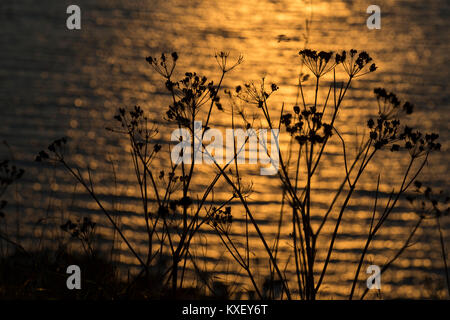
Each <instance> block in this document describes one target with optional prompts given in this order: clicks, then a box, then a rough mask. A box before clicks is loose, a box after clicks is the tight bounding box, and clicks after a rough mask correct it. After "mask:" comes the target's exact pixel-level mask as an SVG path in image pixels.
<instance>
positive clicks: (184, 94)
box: [36, 49, 447, 300]
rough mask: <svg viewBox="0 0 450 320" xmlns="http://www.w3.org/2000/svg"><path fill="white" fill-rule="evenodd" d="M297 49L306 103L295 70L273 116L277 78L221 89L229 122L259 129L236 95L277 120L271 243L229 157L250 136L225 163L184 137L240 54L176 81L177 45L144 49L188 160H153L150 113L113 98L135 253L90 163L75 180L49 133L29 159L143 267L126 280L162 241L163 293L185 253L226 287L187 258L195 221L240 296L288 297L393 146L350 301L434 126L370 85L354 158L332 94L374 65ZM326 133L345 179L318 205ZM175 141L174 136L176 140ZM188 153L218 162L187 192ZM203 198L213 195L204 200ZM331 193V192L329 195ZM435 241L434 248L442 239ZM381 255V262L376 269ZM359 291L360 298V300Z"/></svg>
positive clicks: (308, 293)
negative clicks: (290, 98) (125, 146)
mask: <svg viewBox="0 0 450 320" xmlns="http://www.w3.org/2000/svg"><path fill="white" fill-rule="evenodd" d="M299 56H300V59H301V65H305V66H306V67H307V68H308V69H309V71H310V72H311V73H312V77H311V78H312V79H313V80H314V84H313V90H314V91H313V93H314V98H313V101H311V102H309V101H308V102H307V99H306V97H305V94H304V90H305V89H304V83H305V82H306V81H308V79H309V78H310V77H309V75H308V74H305V73H303V72H301V73H300V74H299V77H298V79H299V82H298V94H297V97H298V99H297V103H296V104H295V105H293V106H292V111H286V108H285V105H284V104H283V107H282V110H281V113H280V114H279V115H278V116H274V115H273V114H272V107H270V105H269V104H270V102H269V101H270V98H271V97H272V96H273V95H274V94H276V92H277V91H278V90H279V87H278V85H277V84H274V83H272V84H270V85H267V84H266V80H265V78H263V79H262V81H261V82H260V83H259V84H256V83H255V82H248V83H245V84H243V85H240V86H237V87H236V89H235V91H234V92H232V91H231V90H228V89H227V90H225V93H226V94H227V95H228V96H229V97H230V98H231V122H232V129H233V130H235V128H236V121H235V116H236V115H238V116H239V117H240V118H241V120H242V121H243V127H244V128H246V129H252V130H254V131H255V132H256V131H257V130H259V129H260V128H256V127H255V125H254V123H255V118H253V119H249V117H248V112H246V110H245V108H241V109H239V108H238V107H237V103H236V101H237V100H239V101H240V102H241V103H243V104H245V105H247V106H248V107H249V108H250V107H256V110H257V111H258V112H259V113H260V114H262V119H263V120H264V121H265V123H266V125H267V126H268V128H269V129H271V130H273V129H282V130H281V131H280V135H281V134H285V135H287V138H288V140H289V141H290V143H289V145H288V150H287V152H282V151H281V148H280V147H279V146H277V147H278V153H279V154H278V156H279V163H280V168H279V170H278V177H279V179H280V182H281V185H282V188H281V192H280V202H281V204H282V205H281V210H280V218H279V225H278V233H277V238H276V239H275V243H274V244H273V246H270V245H269V242H268V235H266V234H264V233H263V232H262V231H261V228H260V226H259V222H258V220H257V219H256V218H255V217H256V214H255V213H253V212H252V210H251V209H250V203H249V200H248V195H249V194H250V193H251V184H250V186H245V185H244V184H243V180H242V174H241V172H240V171H241V170H240V164H239V163H238V161H237V159H238V155H239V154H240V153H241V152H242V150H244V149H245V144H246V143H247V141H248V138H249V137H248V136H247V138H246V140H245V142H244V144H243V145H237V142H236V140H233V144H234V145H233V147H234V148H233V151H234V157H233V159H231V161H229V162H228V163H226V164H225V165H221V164H219V163H217V161H216V160H215V159H214V158H213V157H212V156H211V154H209V152H208V149H207V148H206V146H205V145H204V144H203V142H202V143H201V144H200V146H198V145H197V144H196V143H195V141H196V139H197V140H198V141H202V138H203V135H204V133H205V132H206V131H207V130H209V129H210V128H209V123H210V120H211V119H212V111H213V107H214V106H216V109H217V111H218V112H223V110H224V106H223V104H222V102H221V99H220V96H219V93H220V90H221V88H222V83H223V80H224V77H225V75H226V74H227V73H228V72H229V71H231V70H233V69H234V68H235V67H236V66H238V65H239V64H240V63H242V61H243V59H242V57H239V58H238V59H237V61H236V62H235V63H232V64H231V65H230V64H229V63H228V57H229V54H228V53H224V52H221V53H217V54H216V55H215V58H216V61H217V63H218V66H219V69H220V71H221V76H220V80H219V82H218V84H215V83H214V82H213V81H208V79H207V78H206V77H205V76H200V75H198V74H196V73H195V72H186V73H184V77H182V78H181V80H179V81H175V80H174V78H175V69H176V64H177V61H178V54H177V53H172V54H171V55H170V56H166V55H165V54H162V55H161V57H160V58H159V59H157V58H154V57H148V58H146V61H147V62H148V63H149V65H150V66H151V67H152V68H153V69H154V70H155V71H156V72H157V73H158V74H159V75H161V76H162V78H163V79H164V81H165V88H166V89H167V91H168V92H169V94H170V100H171V102H170V105H169V107H168V110H167V111H166V113H165V115H164V119H165V120H166V121H168V122H169V123H170V124H174V125H175V126H177V127H178V128H179V129H187V130H188V131H189V132H190V134H191V137H192V139H191V141H189V143H190V146H191V151H192V152H191V153H190V162H189V163H185V162H177V163H170V165H168V166H167V167H164V166H163V167H160V166H157V165H155V161H154V160H155V159H156V157H157V156H158V154H159V153H160V152H166V151H168V152H169V153H170V146H169V147H168V148H165V147H166V145H165V144H164V143H162V142H161V141H160V140H158V138H157V135H158V129H157V128H156V126H155V125H154V124H153V123H154V121H153V119H149V118H148V117H147V116H146V114H145V112H144V110H143V109H142V108H140V107H139V106H135V107H133V108H131V109H127V108H119V110H118V113H117V114H116V116H115V117H114V118H115V120H116V121H117V122H118V124H119V127H118V128H109V130H110V131H112V132H116V133H119V134H124V135H126V137H127V138H128V139H129V142H130V148H131V159H132V163H133V167H134V170H135V174H136V179H137V184H138V186H139V190H140V195H141V199H142V211H143V218H144V221H145V225H146V230H147V234H148V252H147V258H146V259H144V258H142V257H141V256H140V255H139V254H138V253H137V252H136V250H135V249H134V248H133V246H132V245H131V244H130V242H129V241H128V240H127V238H126V236H125V235H124V234H123V233H122V231H121V229H120V227H119V226H118V225H117V224H116V223H115V222H114V219H112V213H111V212H110V211H109V210H107V209H106V208H105V206H104V205H103V204H102V202H101V201H100V200H99V198H98V197H97V195H96V193H95V190H94V186H93V183H92V179H91V174H90V171H89V169H88V177H89V179H88V180H86V179H84V178H83V175H82V173H81V171H80V169H78V168H74V167H72V166H71V165H70V164H69V163H68V162H67V161H66V159H65V145H66V143H67V140H66V139H64V138H63V139H59V140H56V141H55V142H53V143H52V144H51V145H50V146H49V147H48V151H41V152H40V153H39V155H38V156H37V158H36V160H38V161H43V160H45V161H53V162H57V163H60V164H62V165H63V167H65V168H66V169H67V170H68V172H69V173H70V174H71V175H72V176H73V177H74V178H75V179H76V180H77V181H78V182H79V183H80V184H81V185H83V187H84V188H85V189H86V190H87V191H88V193H89V194H90V195H91V196H92V198H93V199H94V200H95V201H96V203H97V205H98V206H99V208H100V209H101V210H102V211H103V213H104V214H105V215H106V216H107V217H108V219H109V220H110V222H111V224H112V226H113V228H115V229H116V231H117V232H118V233H119V234H120V236H121V237H122V239H123V240H124V242H125V243H126V244H127V246H128V248H129V250H130V251H131V252H132V254H133V255H134V256H135V257H136V259H137V260H138V261H139V263H140V264H141V266H142V272H141V273H140V274H139V275H138V277H137V278H136V279H140V277H141V276H142V275H147V278H148V275H149V273H150V270H151V269H152V267H153V266H155V265H158V262H157V261H162V260H164V256H165V255H166V251H168V254H167V255H168V256H170V259H171V263H169V264H168V266H167V268H166V270H165V271H164V272H163V273H162V276H160V277H158V279H159V280H158V281H163V282H164V285H163V287H165V286H166V285H169V283H170V284H171V286H170V287H171V292H172V295H173V296H174V297H176V296H177V292H178V293H179V294H181V292H184V291H183V290H184V288H183V279H184V277H185V272H186V265H187V263H188V260H191V261H192V264H193V265H194V269H195V272H197V274H198V279H200V281H202V282H204V283H205V285H206V286H207V287H208V288H210V291H211V292H214V291H218V292H219V291H220V292H222V293H220V294H218V293H216V294H218V295H219V296H227V297H228V296H229V293H230V292H229V290H228V289H227V290H225V289H223V290H222V289H220V290H219V289H218V287H217V283H216V284H215V282H210V279H209V278H208V277H205V276H204V274H203V272H202V271H200V270H199V268H198V267H197V266H196V264H195V261H194V259H193V258H192V254H191V252H190V244H191V241H192V239H193V238H194V236H195V235H196V233H197V232H198V231H199V229H200V228H201V227H202V226H203V225H209V226H210V227H211V228H212V229H213V230H214V231H215V232H216V234H217V235H218V237H219V238H220V240H221V242H222V244H223V245H224V247H225V249H226V250H227V251H228V252H229V253H230V255H231V257H232V258H233V259H234V260H235V261H236V263H237V264H238V265H239V266H240V267H241V268H242V269H243V270H244V271H245V272H246V273H247V276H248V278H249V280H250V281H251V283H252V286H253V288H252V290H248V292H249V294H250V292H252V294H256V296H257V297H258V298H260V299H265V298H269V299H275V298H280V299H283V298H285V297H286V298H287V299H292V298H300V299H308V300H309V299H311V300H314V299H316V297H317V294H318V293H319V292H320V288H321V285H322V283H323V280H324V278H325V276H326V274H327V270H328V266H329V265H330V264H331V263H332V254H333V252H334V248H335V242H336V240H337V237H338V234H339V231H340V225H341V222H342V219H343V217H344V215H345V212H346V211H347V207H348V204H349V202H350V200H351V199H352V196H353V195H354V193H355V190H356V189H357V186H358V182H359V180H360V178H361V176H362V175H363V173H364V172H365V170H366V168H367V166H368V165H369V163H370V162H371V161H372V160H373V159H374V157H375V156H376V155H377V154H380V153H383V152H404V153H405V154H406V157H407V158H408V159H409V163H408V165H407V167H406V169H405V171H404V173H403V175H402V182H401V184H400V186H399V187H398V188H397V189H394V190H393V191H392V193H391V194H390V196H389V199H388V201H387V203H386V205H385V206H383V207H381V208H382V209H381V210H380V209H378V205H379V201H378V193H379V185H380V180H381V176H378V181H377V187H376V196H375V204H374V208H373V211H372V212H371V224H370V229H369V233H368V236H367V240H366V243H365V245H364V247H363V248H361V250H362V251H361V256H360V259H359V263H358V265H357V268H356V271H355V277H354V280H353V282H352V287H351V290H350V295H349V298H350V299H352V298H353V295H354V292H355V288H356V284H357V282H358V276H359V273H360V269H361V266H362V264H363V263H364V261H365V257H366V254H367V252H368V250H369V249H370V245H371V244H372V243H373V241H374V240H375V235H376V234H377V232H378V231H379V230H380V228H381V227H382V226H383V225H384V223H385V222H386V221H387V220H388V218H389V217H390V215H391V213H392V211H393V209H394V208H395V207H396V205H397V203H398V201H399V199H400V197H401V196H403V195H404V194H405V193H406V192H407V190H408V189H409V187H410V186H411V184H413V183H414V182H415V180H416V178H417V177H418V175H419V174H420V172H421V171H422V169H423V167H424V166H425V164H426V163H427V161H428V157H429V155H430V154H431V153H432V152H435V151H439V150H440V148H441V145H440V144H439V143H438V142H437V139H438V135H437V134H434V133H431V134H423V133H421V132H420V131H418V130H414V129H412V128H410V127H408V126H405V125H403V119H402V118H403V117H404V116H407V115H410V114H412V113H413V110H414V106H413V105H412V104H411V103H409V102H401V101H400V99H399V98H398V97H397V96H396V95H395V94H393V93H389V92H387V91H386V90H385V89H382V88H377V89H375V90H374V93H375V98H376V101H377V104H378V110H376V111H378V115H377V116H376V117H374V118H372V119H370V120H368V121H367V124H366V130H367V131H368V134H367V135H366V136H365V138H364V139H363V140H362V142H361V144H360V146H359V149H358V150H357V153H356V156H355V157H354V159H353V160H351V161H350V159H349V157H348V151H347V145H346V142H345V139H344V137H343V135H342V134H341V132H340V130H339V128H337V125H336V119H337V117H338V114H339V113H340V112H344V110H342V103H343V101H344V98H345V96H346V94H347V92H348V90H349V89H350V88H351V85H352V83H353V81H356V80H357V79H358V78H360V77H362V76H366V75H368V74H370V73H372V72H375V71H376V69H377V67H376V65H375V64H374V63H373V59H372V57H370V55H369V54H368V53H366V52H364V51H363V52H360V53H358V51H357V50H354V49H352V50H350V51H348V52H347V51H342V52H341V53H333V52H328V51H320V52H317V51H314V50H310V49H304V50H302V51H300V52H299ZM337 68H342V69H343V71H344V73H345V74H346V75H347V78H346V80H345V81H343V82H340V81H337V80H336V70H337ZM325 77H331V78H332V79H331V81H330V82H328V83H329V85H328V84H326V86H325V88H324V84H325V83H327V82H325V81H323V79H324V78H325ZM324 89H325V90H326V93H327V94H326V98H325V100H324V101H320V95H319V92H321V91H323V90H324ZM236 99H237V100H236ZM201 110H204V111H205V113H206V118H205V119H203V118H201V115H202V114H204V113H201V112H200V111H201ZM200 119H201V120H205V122H204V123H205V125H204V127H203V128H201V136H198V128H196V127H195V123H196V121H198V120H200ZM276 120H278V123H276ZM261 129H262V128H261ZM256 136H257V137H258V138H257V139H258V142H259V143H260V144H261V145H263V146H264V148H265V150H266V152H267V155H268V156H269V157H270V153H269V150H268V149H267V145H266V143H264V141H260V140H259V136H258V135H256ZM333 138H335V139H337V140H336V141H338V142H339V143H340V144H341V145H342V153H343V160H344V168H343V172H344V177H343V180H342V182H341V183H340V185H339V187H338V188H337V189H336V190H335V194H334V197H333V200H332V201H331V203H329V205H328V208H327V209H326V210H324V211H323V212H320V211H319V210H317V209H315V208H313V206H312V203H313V201H314V198H315V194H314V191H313V190H314V189H313V187H312V184H313V177H315V176H317V173H318V172H319V170H320V168H321V167H320V164H321V163H322V162H323V161H322V160H323V158H324V157H326V156H327V153H326V152H325V150H326V147H327V145H328V142H329V141H330V139H333ZM180 139H181V140H180V141H182V139H183V138H180ZM278 141H281V139H278ZM277 143H278V142H277ZM405 151H406V152H405ZM197 152H202V153H203V154H205V155H208V156H210V158H211V159H212V161H213V165H214V167H215V168H216V169H217V170H216V171H217V173H216V174H215V175H214V176H213V177H212V179H211V181H210V183H209V184H208V185H207V187H206V188H205V189H204V190H203V191H202V192H195V191H194V190H195V188H194V186H193V185H192V178H193V176H194V174H195V172H196V170H195V169H196V157H195V155H196V153H197ZM181 155H182V154H181ZM303 172H304V174H303ZM219 179H223V180H224V181H225V182H226V183H227V184H228V186H229V187H230V188H231V191H230V194H229V198H228V199H227V200H226V201H224V202H222V203H216V201H215V200H214V197H213V194H214V189H215V187H216V184H217V182H218V181H219ZM208 199H209V200H210V201H211V202H212V203H213V204H211V205H209V206H208V205H206V203H207V200H208ZM236 199H237V200H238V201H239V202H240V203H241V204H242V207H243V210H244V211H245V219H244V222H243V223H244V226H245V242H244V243H240V242H236V240H235V238H234V237H233V235H232V230H233V225H234V224H235V223H233V215H232V214H231V206H230V203H231V201H232V200H236ZM338 199H339V200H342V201H341V202H339V201H338ZM153 203H154V204H153ZM286 206H288V209H286ZM335 209H337V212H338V215H337V218H336V220H335V222H334V223H333V225H332V226H331V228H332V232H331V234H330V235H329V236H328V237H326V238H325V236H324V235H323V234H322V233H321V231H322V230H323V228H324V226H325V225H326V224H327V223H329V217H330V214H331V212H332V211H333V210H335ZM233 210H235V209H233ZM285 215H289V218H288V220H287V221H288V223H289V227H290V230H292V231H291V234H290V235H291V237H290V241H292V243H291V245H290V246H288V250H290V251H291V256H293V257H294V260H295V261H294V268H295V281H294V282H295V284H294V286H292V283H291V279H288V278H287V276H286V272H285V270H286V268H287V265H286V267H285V268H284V271H282V270H283V269H282V268H281V266H280V260H279V258H278V251H279V247H280V241H279V239H280V236H281V235H280V230H281V224H282V223H283V219H284V216H285ZM317 219H318V220H319V223H318V224H315V223H313V222H312V221H313V220H317ZM437 222H439V220H437ZM419 225H420V222H419V223H418V224H417V226H416V228H415V229H413V231H412V232H411V235H410V237H409V238H408V239H407V242H406V244H405V247H404V248H406V247H407V245H408V243H409V241H410V240H411V238H412V236H413V235H414V233H415V231H416V230H417V228H418V227H419ZM64 227H65V228H66V229H67V230H68V231H70V232H74V231H75V230H77V228H76V227H75V226H74V224H71V222H70V223H69V224H66V225H64ZM251 227H253V229H254V230H255V232H256V235H257V237H258V239H259V240H260V241H261V243H262V246H263V248H264V250H265V252H266V253H267V255H268V259H269V264H268V268H267V272H268V274H269V276H268V277H266V278H265V279H264V282H263V283H261V282H260V281H259V280H258V279H257V278H256V277H255V270H254V268H255V266H254V265H253V264H252V259H250V253H251V251H252V248H251V245H250V241H249V237H250V228H251ZM319 237H322V238H323V242H321V243H324V244H325V246H321V247H318V238H319ZM441 239H442V236H441ZM442 244H443V242H442ZM404 248H401V249H400V251H399V253H398V255H396V256H395V257H394V260H395V259H396V258H397V257H398V256H399V255H400V254H401V253H402V252H403V251H404ZM442 248H443V249H442V250H443V256H444V257H445V249H444V247H443V245H442ZM318 253H323V254H325V260H324V261H323V264H321V263H320V264H319V263H318V262H317V255H318ZM444 262H445V268H447V265H446V260H445V259H444ZM390 264H391V263H388V264H387V265H385V267H384V268H383V272H384V270H386V269H387V268H388V267H389V266H390ZM161 279H164V280H161ZM136 281H137V280H136ZM153 281H155V280H153ZM293 287H296V289H293ZM214 288H215V289H214ZM216 289H217V290H216ZM365 294H366V293H364V294H363V295H362V297H361V298H364V296H365Z"/></svg>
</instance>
